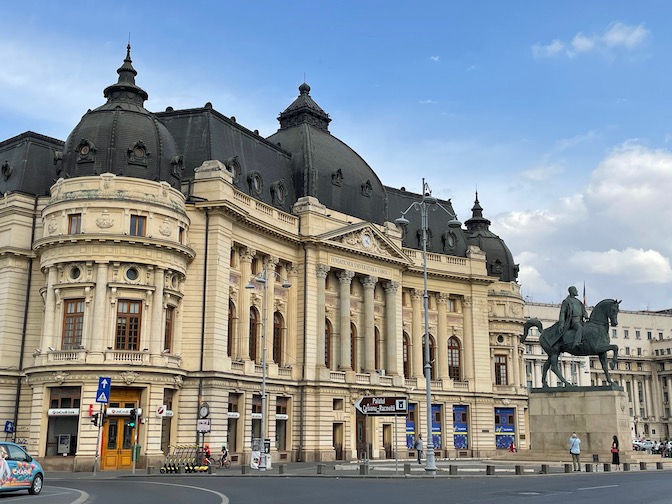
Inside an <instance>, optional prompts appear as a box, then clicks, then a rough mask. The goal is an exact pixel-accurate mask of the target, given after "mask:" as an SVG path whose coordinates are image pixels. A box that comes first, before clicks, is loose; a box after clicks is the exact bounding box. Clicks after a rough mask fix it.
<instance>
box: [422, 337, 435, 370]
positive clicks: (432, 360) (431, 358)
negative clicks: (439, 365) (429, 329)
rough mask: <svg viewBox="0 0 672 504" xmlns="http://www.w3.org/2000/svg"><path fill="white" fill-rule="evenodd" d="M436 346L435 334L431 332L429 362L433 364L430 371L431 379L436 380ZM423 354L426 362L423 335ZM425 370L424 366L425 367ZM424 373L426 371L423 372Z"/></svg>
mask: <svg viewBox="0 0 672 504" xmlns="http://www.w3.org/2000/svg"><path fill="white" fill-rule="evenodd" d="M435 349H436V346H435V345H434V336H432V335H431V334H430V335H429V364H430V365H431V366H432V367H431V369H430V372H431V373H432V375H431V379H433V380H435V379H436V351H435ZM422 355H423V359H422V360H423V362H424V360H425V359H424V355H425V337H424V336H423V337H422ZM423 370H424V368H423ZM423 374H424V373H423Z"/></svg>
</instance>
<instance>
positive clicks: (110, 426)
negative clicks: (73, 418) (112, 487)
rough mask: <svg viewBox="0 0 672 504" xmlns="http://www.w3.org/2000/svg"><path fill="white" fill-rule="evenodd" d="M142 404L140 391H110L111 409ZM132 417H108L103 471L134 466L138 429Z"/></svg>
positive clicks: (105, 427)
mask: <svg viewBox="0 0 672 504" xmlns="http://www.w3.org/2000/svg"><path fill="white" fill-rule="evenodd" d="M138 404H140V391H139V390H133V389H120V390H115V389H114V388H112V389H111V391H110V402H109V404H108V407H109V408H135V407H136V405H138ZM138 428H139V425H136V426H134V427H131V417H130V416H108V417H107V418H106V419H105V423H104V424H103V442H102V450H101V469H103V470H115V469H130V468H131V467H132V466H133V445H134V444H135V439H136V429H138Z"/></svg>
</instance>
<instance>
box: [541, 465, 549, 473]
mask: <svg viewBox="0 0 672 504" xmlns="http://www.w3.org/2000/svg"><path fill="white" fill-rule="evenodd" d="M541 474H548V464H541Z"/></svg>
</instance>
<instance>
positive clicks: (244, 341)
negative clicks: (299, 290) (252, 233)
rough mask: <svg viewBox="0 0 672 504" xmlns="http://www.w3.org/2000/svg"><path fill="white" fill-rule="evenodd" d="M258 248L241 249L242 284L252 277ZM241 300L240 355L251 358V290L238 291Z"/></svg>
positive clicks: (239, 318) (239, 324)
mask: <svg viewBox="0 0 672 504" xmlns="http://www.w3.org/2000/svg"><path fill="white" fill-rule="evenodd" d="M256 253H257V252H256V250H254V249H251V248H249V247H248V248H244V249H242V250H241V251H240V275H241V283H242V285H247V282H249V281H250V280H251V279H252V258H253V257H254V255H255V254H256ZM238 295H239V296H240V301H239V302H238V306H239V309H238V312H239V314H238V341H239V342H240V344H239V345H238V355H237V356H238V357H240V358H241V359H249V358H250V342H249V338H250V290H249V289H240V290H239V292H238Z"/></svg>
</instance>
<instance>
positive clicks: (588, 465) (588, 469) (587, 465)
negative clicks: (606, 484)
mask: <svg viewBox="0 0 672 504" xmlns="http://www.w3.org/2000/svg"><path fill="white" fill-rule="evenodd" d="M586 472H593V464H586Z"/></svg>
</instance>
